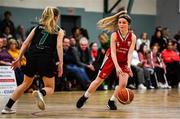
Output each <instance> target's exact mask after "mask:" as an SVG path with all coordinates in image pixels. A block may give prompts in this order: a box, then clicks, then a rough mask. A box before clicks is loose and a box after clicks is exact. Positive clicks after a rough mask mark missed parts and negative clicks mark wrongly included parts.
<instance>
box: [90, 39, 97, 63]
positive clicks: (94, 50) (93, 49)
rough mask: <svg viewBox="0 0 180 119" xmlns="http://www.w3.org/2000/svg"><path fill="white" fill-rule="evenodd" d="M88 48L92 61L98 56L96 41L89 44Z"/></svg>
mask: <svg viewBox="0 0 180 119" xmlns="http://www.w3.org/2000/svg"><path fill="white" fill-rule="evenodd" d="M90 50H91V51H90V52H91V57H92V61H93V62H94V61H95V60H96V59H97V56H98V44H97V43H96V42H92V43H91V44H90Z"/></svg>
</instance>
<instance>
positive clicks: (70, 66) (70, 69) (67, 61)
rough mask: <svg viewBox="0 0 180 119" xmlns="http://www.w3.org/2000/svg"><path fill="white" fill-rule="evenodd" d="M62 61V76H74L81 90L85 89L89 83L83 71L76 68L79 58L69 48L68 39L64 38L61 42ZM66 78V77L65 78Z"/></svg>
mask: <svg viewBox="0 0 180 119" xmlns="http://www.w3.org/2000/svg"><path fill="white" fill-rule="evenodd" d="M63 51H64V54H63V59H64V60H63V61H64V66H63V67H64V76H66V74H67V76H68V74H71V75H73V76H75V78H76V79H77V80H78V82H79V83H80V84H81V86H82V88H83V89H87V88H88V86H89V84H90V83H91V81H90V79H89V77H88V75H87V73H86V71H85V69H84V68H83V67H80V66H78V61H79V58H77V53H76V51H75V50H74V48H73V47H70V39H69V38H67V37H65V38H64V40H63ZM67 76H66V77H67Z"/></svg>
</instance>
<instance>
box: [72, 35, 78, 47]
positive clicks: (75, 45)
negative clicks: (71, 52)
mask: <svg viewBox="0 0 180 119" xmlns="http://www.w3.org/2000/svg"><path fill="white" fill-rule="evenodd" d="M70 46H71V47H77V42H76V39H75V38H73V37H71V38H70Z"/></svg>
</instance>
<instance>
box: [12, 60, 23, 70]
mask: <svg viewBox="0 0 180 119" xmlns="http://www.w3.org/2000/svg"><path fill="white" fill-rule="evenodd" d="M20 67H21V59H16V60H15V61H13V62H12V64H11V68H12V69H13V70H15V69H16V68H20Z"/></svg>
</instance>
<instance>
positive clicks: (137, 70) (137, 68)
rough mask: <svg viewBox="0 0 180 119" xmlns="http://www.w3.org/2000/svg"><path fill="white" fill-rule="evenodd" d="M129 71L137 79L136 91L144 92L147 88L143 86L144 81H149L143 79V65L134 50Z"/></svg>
mask: <svg viewBox="0 0 180 119" xmlns="http://www.w3.org/2000/svg"><path fill="white" fill-rule="evenodd" d="M131 69H132V72H133V74H135V75H134V76H136V78H137V80H136V84H137V85H138V86H137V87H138V89H143V90H146V89H147V87H146V86H144V84H145V81H146V80H149V79H145V78H146V77H145V73H144V69H143V65H142V63H141V62H140V60H139V56H138V53H137V51H136V50H134V52H133V56H132V61H131ZM145 71H147V70H145ZM147 73H148V72H147Z"/></svg>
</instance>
